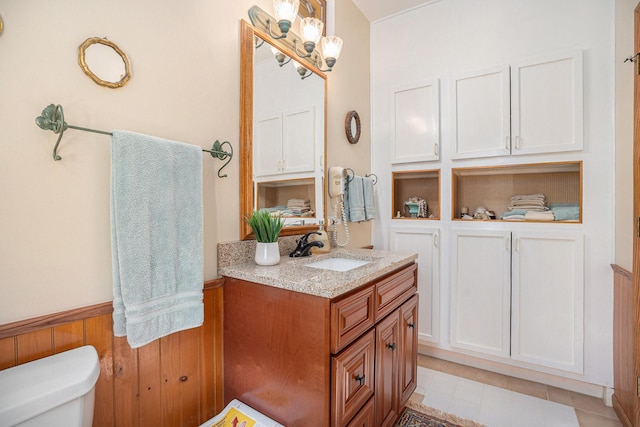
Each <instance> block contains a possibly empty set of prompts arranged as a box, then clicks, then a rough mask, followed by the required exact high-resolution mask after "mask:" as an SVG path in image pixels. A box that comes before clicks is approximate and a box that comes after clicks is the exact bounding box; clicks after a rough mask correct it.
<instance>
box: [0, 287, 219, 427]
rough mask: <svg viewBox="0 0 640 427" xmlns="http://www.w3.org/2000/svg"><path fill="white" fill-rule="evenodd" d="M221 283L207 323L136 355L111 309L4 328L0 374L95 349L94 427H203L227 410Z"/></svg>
mask: <svg viewBox="0 0 640 427" xmlns="http://www.w3.org/2000/svg"><path fill="white" fill-rule="evenodd" d="M222 283H223V280H222V279H220V280H213V281H210V282H206V283H205V288H204V311H205V316H204V317H205V321H204V324H203V325H202V326H201V327H199V328H194V329H189V330H186V331H181V332H177V333H175V334H172V335H169V336H167V337H164V338H161V339H159V340H156V341H153V342H152V343H150V344H147V345H145V346H143V347H140V348H137V349H132V348H131V347H130V346H129V344H128V343H127V340H126V338H122V337H120V338H118V337H114V336H113V327H112V326H113V323H112V317H111V313H112V311H113V309H112V304H111V303H110V302H109V303H105V304H98V305H95V306H91V307H86V308H83V309H79V310H71V311H67V312H64V313H58V314H54V315H50V316H42V317H38V318H36V319H29V320H26V321H20V322H14V323H10V324H6V325H0V369H6V368H9V367H12V366H16V365H19V364H22V363H26V362H29V361H32V360H36V359H40V358H42V357H45V356H49V355H52V354H55V353H60V352H62V351H65V350H69V349H72V348H75V347H80V346H83V345H86V344H90V345H92V346H94V347H95V348H96V350H97V351H98V355H99V357H100V377H99V378H98V383H97V385H96V396H95V409H94V420H93V425H94V427H133V426H157V427H160V426H165V427H174V426H184V427H190V426H198V425H200V424H201V423H203V422H204V421H206V420H208V419H209V418H211V417H213V416H214V415H215V414H216V413H218V412H220V411H221V410H222V409H223V408H224V401H223V395H222V393H223V379H222V372H223V370H222V337H223V331H222Z"/></svg>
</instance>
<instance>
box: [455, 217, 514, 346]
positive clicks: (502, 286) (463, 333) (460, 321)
mask: <svg viewBox="0 0 640 427" xmlns="http://www.w3.org/2000/svg"><path fill="white" fill-rule="evenodd" d="M452 236H453V242H452V243H453V244H452V251H453V252H452V257H451V263H452V271H451V346H452V347H458V348H462V349H466V350H473V351H477V352H481V353H486V354H491V355H495V356H502V357H509V344H510V337H509V322H510V307H511V304H510V273H511V272H510V261H511V247H510V246H511V234H510V233H509V232H507V231H500V230H494V231H492V230H452Z"/></svg>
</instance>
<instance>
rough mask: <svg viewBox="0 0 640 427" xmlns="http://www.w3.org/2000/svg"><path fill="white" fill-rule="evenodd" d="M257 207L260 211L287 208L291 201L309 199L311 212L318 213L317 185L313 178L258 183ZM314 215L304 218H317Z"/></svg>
mask: <svg viewBox="0 0 640 427" xmlns="http://www.w3.org/2000/svg"><path fill="white" fill-rule="evenodd" d="M255 186H256V202H257V203H256V206H257V208H258V209H264V208H275V207H277V206H287V202H288V201H289V199H309V201H310V202H311V210H312V211H313V212H315V211H316V203H315V199H316V196H315V194H316V185H315V179H313V178H302V179H283V180H276V181H264V182H257V183H256V184H255ZM315 216H316V215H315V214H314V215H309V216H304V218H315Z"/></svg>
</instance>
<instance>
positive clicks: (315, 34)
mask: <svg viewBox="0 0 640 427" xmlns="http://www.w3.org/2000/svg"><path fill="white" fill-rule="evenodd" d="M323 28H324V24H323V23H322V21H320V20H319V19H316V18H304V19H303V20H302V21H300V35H301V36H302V41H303V42H304V43H309V42H311V43H314V44H317V43H318V42H319V41H320V37H322V29H323Z"/></svg>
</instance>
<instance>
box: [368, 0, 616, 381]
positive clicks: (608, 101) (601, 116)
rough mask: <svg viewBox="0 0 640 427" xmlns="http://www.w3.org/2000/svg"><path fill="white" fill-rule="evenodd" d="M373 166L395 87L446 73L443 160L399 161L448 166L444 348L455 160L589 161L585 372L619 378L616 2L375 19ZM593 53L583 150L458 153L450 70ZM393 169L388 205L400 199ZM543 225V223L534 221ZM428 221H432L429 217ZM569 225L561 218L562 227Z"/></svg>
mask: <svg viewBox="0 0 640 427" xmlns="http://www.w3.org/2000/svg"><path fill="white" fill-rule="evenodd" d="M371 40H372V71H371V72H372V87H373V90H372V101H371V102H372V123H373V139H372V150H373V153H372V158H373V160H372V169H374V170H385V171H388V170H389V161H388V156H389V153H390V142H391V140H392V135H391V127H390V125H391V123H390V119H391V117H392V114H391V108H390V107H391V92H392V89H393V88H394V87H395V86H398V85H401V84H404V85H408V84H410V83H412V82H420V81H424V80H426V79H430V78H439V79H441V105H440V107H441V114H442V115H441V123H440V124H441V129H442V133H441V138H442V139H441V160H440V161H438V162H431V163H414V164H407V165H404V166H398V167H397V168H398V169H409V170H411V169H414V170H415V169H436V168H439V169H441V171H442V172H441V201H440V205H441V212H440V217H441V220H440V221H439V222H430V223H429V224H428V226H430V227H438V226H439V227H441V228H442V237H441V245H440V251H441V254H442V255H441V260H442V265H441V276H440V279H441V290H442V293H441V308H442V311H441V313H442V319H441V320H442V323H441V324H442V327H443V330H442V334H441V337H443V338H442V341H441V347H442V348H445V349H446V348H448V330H447V329H446V328H447V325H448V315H449V313H448V304H449V300H448V298H449V295H448V286H449V285H448V283H449V280H450V262H449V254H450V249H451V246H450V243H449V241H448V229H449V227H450V226H451V219H450V218H451V203H450V200H451V197H450V195H451V172H450V170H451V168H452V167H461V166H478V165H498V164H505V163H509V162H516V163H538V162H548V161H562V160H583V161H584V171H585V173H584V177H583V188H584V192H583V208H584V215H583V220H584V223H583V224H582V225H576V226H575V227H576V228H573V229H572V230H575V231H581V232H584V233H585V242H586V243H585V253H586V260H585V265H586V266H587V267H586V271H585V277H586V280H585V303H584V310H585V331H586V332H585V374H584V375H583V376H575V378H576V379H578V380H581V381H584V382H588V383H592V384H599V385H608V386H611V385H612V382H613V380H612V351H611V348H612V337H611V335H612V320H611V319H612V280H611V277H612V273H611V268H610V263H611V262H612V261H613V254H614V240H613V234H614V197H613V190H614V142H615V141H614V136H615V135H614V97H613V92H614V71H615V70H614V7H613V3H612V2H610V1H607V0H586V1H585V0H563V1H562V2H558V1H555V0H540V1H535V2H531V1H527V0H486V1H482V2H469V1H464V0H443V1H440V2H436V3H432V4H429V5H427V6H424V7H420V8H416V9H413V10H411V11H409V12H407V13H401V14H398V15H396V16H394V17H391V18H388V19H384V20H380V21H378V22H376V23H374V24H373V25H372V30H371ZM572 48H580V49H582V50H583V54H584V70H585V71H584V102H585V104H584V106H585V108H584V111H585V115H584V135H585V137H584V147H585V148H584V150H582V151H580V152H573V153H571V152H570V153H559V154H542V155H532V156H518V157H511V158H509V157H502V158H495V159H475V160H464V161H462V160H461V161H456V162H453V161H452V160H450V156H451V152H452V149H451V141H452V126H451V123H452V122H451V115H452V114H451V112H452V105H451V102H450V100H451V96H450V93H451V91H450V85H449V84H450V78H451V77H452V76H454V75H457V74H461V73H464V72H467V71H473V70H482V69H485V68H488V67H493V66H497V65H508V64H509V63H511V62H513V61H516V60H520V59H526V58H530V57H534V56H537V55H539V54H543V53H550V52H554V51H558V50H566V49H572ZM389 181H390V172H386V173H385V174H384V179H383V180H382V183H381V186H380V190H382V193H383V195H384V196H383V197H381V199H380V203H381V204H382V205H383V206H389V204H390V203H391V200H390V197H391V189H390V182H389ZM390 223H391V219H390V218H382V220H381V221H379V222H377V223H376V224H375V225H374V231H373V237H372V239H373V243H374V245H376V246H378V247H380V246H384V247H388V244H389V242H388V240H389V236H388V232H387V230H388V229H389V226H390ZM534 225H535V224H534ZM425 226H426V225H425ZM557 226H558V227H562V226H561V225H557Z"/></svg>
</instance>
